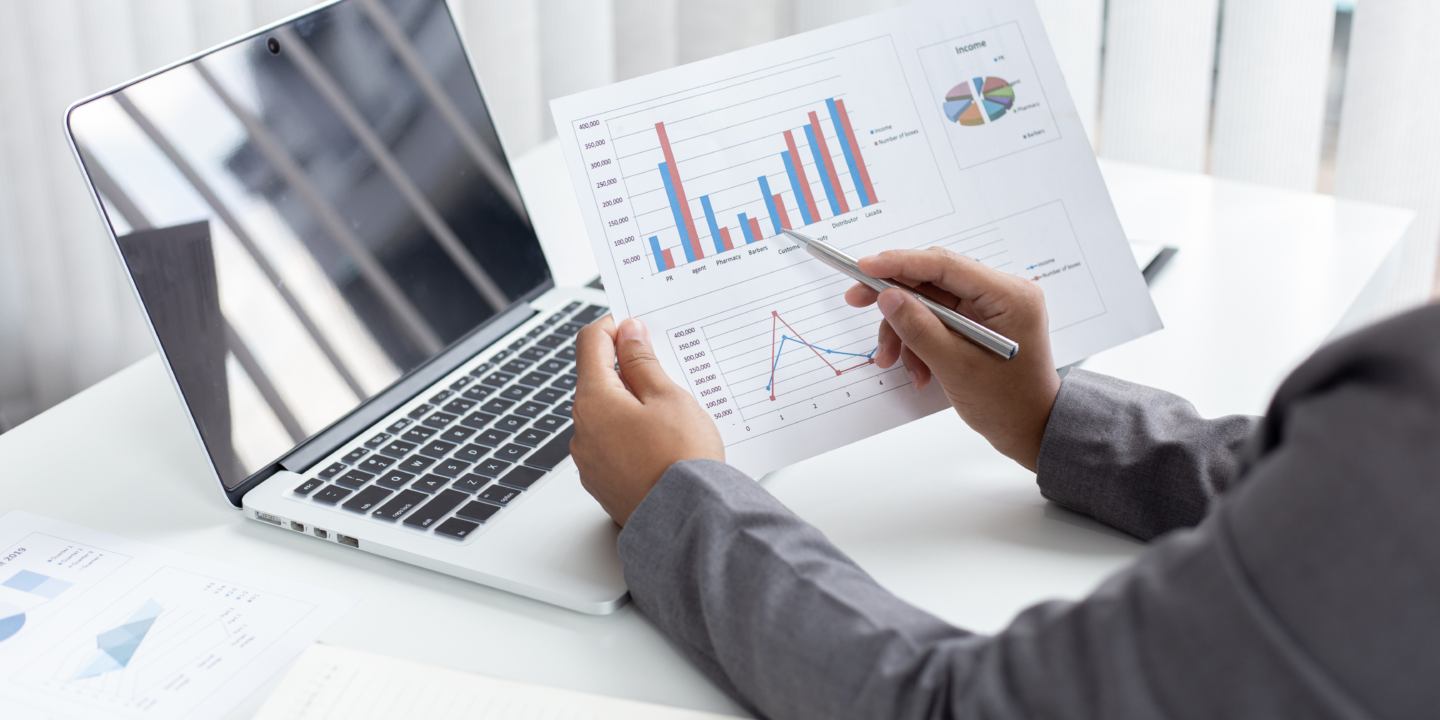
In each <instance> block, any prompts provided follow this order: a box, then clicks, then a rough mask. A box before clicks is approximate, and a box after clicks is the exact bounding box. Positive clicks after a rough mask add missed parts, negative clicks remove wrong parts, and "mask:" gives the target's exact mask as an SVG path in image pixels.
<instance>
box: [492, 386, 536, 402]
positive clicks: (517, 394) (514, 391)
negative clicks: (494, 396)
mask: <svg viewBox="0 0 1440 720" xmlns="http://www.w3.org/2000/svg"><path fill="white" fill-rule="evenodd" d="M531 389H532V388H528V387H525V386H524V385H511V386H510V387H508V388H505V389H504V390H501V391H500V397H503V398H505V399H507V400H524V399H525V396H526V395H529V394H530V390H531Z"/></svg>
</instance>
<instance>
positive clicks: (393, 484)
mask: <svg viewBox="0 0 1440 720" xmlns="http://www.w3.org/2000/svg"><path fill="white" fill-rule="evenodd" d="M414 479H415V476H414V475H411V474H410V473H407V472H403V471H400V470H391V471H390V472H387V473H384V474H383V475H381V476H380V477H379V478H378V479H377V480H376V481H375V484H376V485H383V486H385V487H387V488H390V489H391V490H399V489H400V488H402V487H405V485H406V484H408V483H409V482H410V481H411V480H414Z"/></svg>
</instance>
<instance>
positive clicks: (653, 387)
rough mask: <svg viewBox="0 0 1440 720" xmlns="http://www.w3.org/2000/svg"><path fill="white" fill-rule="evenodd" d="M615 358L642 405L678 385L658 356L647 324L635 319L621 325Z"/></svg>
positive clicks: (621, 373) (621, 374)
mask: <svg viewBox="0 0 1440 720" xmlns="http://www.w3.org/2000/svg"><path fill="white" fill-rule="evenodd" d="M615 355H616V359H617V360H618V361H619V363H620V376H621V377H622V378H624V379H625V384H626V385H629V386H630V391H631V392H633V393H635V396H636V397H638V398H640V402H642V403H643V402H649V401H650V400H652V399H655V398H657V397H660V396H662V395H664V394H665V393H668V392H670V391H671V390H673V389H674V387H675V383H673V382H671V381H670V378H669V376H667V375H666V374H665V369H664V368H662V367H660V361H659V360H658V359H657V358H656V357H655V347H654V346H653V345H652V344H651V343H650V332H649V331H648V330H646V329H645V323H642V322H640V321H639V320H637V319H635V318H629V319H627V320H626V321H625V322H623V323H620V332H619V340H618V342H617V343H616V346H615Z"/></svg>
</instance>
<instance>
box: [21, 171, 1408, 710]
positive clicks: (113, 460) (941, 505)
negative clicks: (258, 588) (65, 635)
mask: <svg viewBox="0 0 1440 720" xmlns="http://www.w3.org/2000/svg"><path fill="white" fill-rule="evenodd" d="M559 157H560V155H559V150H558V147H557V146H554V145H552V146H550V147H547V148H542V149H541V150H540V151H537V152H536V153H532V154H531V155H529V156H527V157H526V158H523V159H522V160H521V161H520V163H518V164H517V175H518V176H519V177H520V179H521V184H522V187H523V188H524V189H525V190H526V197H527V200H528V201H529V202H530V204H531V207H532V209H533V212H534V213H535V215H536V226H537V229H538V230H539V232H540V233H541V235H542V239H543V242H544V245H545V248H546V251H547V254H548V255H549V256H550V258H551V260H552V264H553V266H554V269H555V273H556V276H557V279H558V280H559V281H560V282H562V283H576V282H583V281H584V280H585V279H587V278H589V277H590V276H592V275H593V273H594V264H593V260H592V259H591V255H590V251H589V249H588V247H587V246H586V244H585V243H584V241H583V234H582V233H581V231H580V225H579V211H578V208H577V207H576V206H575V202H574V199H573V197H572V195H571V192H570V190H569V187H568V181H566V180H565V178H564V171H563V168H561V167H560V166H559V162H560V160H559ZM1105 170H1106V177H1107V180H1108V181H1109V183H1110V188H1111V192H1112V194H1113V195H1114V198H1115V202H1116V205H1117V207H1118V208H1119V210H1120V215H1121V218H1122V221H1123V222H1124V224H1125V227H1126V229H1127V231H1129V232H1130V233H1131V234H1132V236H1133V237H1136V238H1140V239H1146V240H1153V241H1158V242H1164V243H1166V244H1172V245H1177V246H1179V247H1180V248H1181V252H1180V254H1179V255H1178V256H1177V257H1176V258H1175V260H1174V261H1173V262H1172V265H1171V266H1170V267H1168V268H1167V269H1166V270H1165V271H1164V272H1163V273H1162V274H1161V276H1160V278H1159V279H1158V281H1157V284H1156V286H1155V288H1154V295H1155V298H1156V302H1157V305H1158V306H1159V307H1160V313H1161V317H1162V318H1164V319H1165V321H1166V324H1167V329H1165V330H1163V331H1161V332H1160V333H1157V334H1156V335H1154V336H1151V337H1150V338H1146V339H1143V340H1140V341H1137V342H1134V343H1130V344H1129V345H1127V346H1124V347H1121V348H1117V349H1115V350H1111V351H1108V352H1106V353H1102V354H1101V355H1099V356H1096V357H1095V358H1092V359H1091V360H1090V361H1088V365H1087V367H1091V368H1093V369H1095V370H1100V371H1105V372H1110V373H1112V374H1116V375H1119V376H1122V377H1126V378H1130V379H1136V380H1140V381H1143V382H1147V383H1150V384H1153V385H1157V386H1160V387H1164V388H1167V389H1171V390H1176V391H1181V392H1184V393H1185V394H1186V395H1187V396H1188V397H1191V398H1192V399H1194V400H1195V402H1196V403H1197V405H1198V406H1199V407H1200V408H1201V409H1202V411H1204V412H1206V413H1208V414H1215V413H1221V412H1256V411H1259V410H1260V409H1262V408H1263V405H1264V402H1265V400H1266V396H1267V394H1268V392H1269V390H1270V389H1271V388H1272V387H1273V386H1274V385H1275V383H1276V382H1277V381H1278V378H1279V377H1280V376H1281V375H1282V374H1283V373H1284V372H1286V371H1287V370H1288V369H1289V368H1290V367H1292V366H1293V364H1294V363H1295V362H1297V361H1298V360H1299V359H1300V358H1302V357H1303V356H1304V355H1305V354H1307V353H1308V352H1310V351H1311V350H1312V349H1313V348H1314V347H1315V346H1316V345H1318V344H1319V343H1320V342H1321V341H1322V340H1323V339H1324V338H1325V337H1326V336H1327V335H1328V334H1329V333H1330V331H1331V329H1332V328H1334V327H1335V325H1336V323H1338V322H1339V321H1340V319H1341V317H1342V316H1343V315H1344V314H1345V312H1346V310H1347V309H1348V308H1351V306H1352V305H1354V304H1355V301H1356V299H1357V298H1362V297H1363V296H1362V294H1361V290H1362V288H1363V287H1364V286H1365V284H1366V282H1367V281H1368V280H1369V279H1370V278H1371V277H1372V276H1375V275H1376V270H1377V269H1378V268H1380V267H1381V265H1382V261H1383V260H1384V259H1385V258H1386V257H1387V254H1388V253H1389V251H1390V250H1391V248H1392V247H1393V246H1394V245H1395V244H1396V243H1397V241H1398V240H1399V238H1400V237H1401V235H1402V233H1403V232H1404V229H1405V227H1406V226H1407V225H1408V223H1409V219H1410V216H1409V213H1407V212H1404V211H1398V210H1393V209H1388V208H1381V207H1376V206H1366V205H1362V204H1357V203H1347V202H1343V201H1336V200H1334V199H1333V198H1329V197H1322V196H1314V195H1304V194H1295V193H1288V192H1282V191H1277V190H1270V189H1264V188H1256V187H1251V186H1244V185H1237V184H1232V183H1225V182H1220V181H1215V180H1213V179H1210V178H1206V177H1200V176H1190V175H1180V174H1173V173H1168V172H1162V171H1156V170H1149V169H1144V168H1138V167H1128V166H1120V165H1113V164H1111V165H1106V167H1105ZM203 467H204V458H203V456H202V454H201V451H200V448H199V447H198V446H197V445H196V444H195V443H194V441H193V434H192V433H191V432H190V431H189V430H188V429H187V428H186V425H185V420H184V418H183V415H182V409H181V407H180V404H179V401H178V399H177V398H176V397H175V394H174V392H173V390H172V389H171V386H170V384H169V382H168V380H167V379H166V378H165V377H164V371H163V369H162V367H161V365H160V363H159V361H158V359H157V358H155V357H151V358H149V359H146V360H143V361H141V362H140V363H138V364H136V365H135V366H133V367H131V368H129V369H127V370H125V371H123V372H121V373H119V374H117V375H115V376H114V377H112V378H110V379H108V380H106V381H104V382H102V383H100V384H99V385H96V386H95V387H93V388H91V389H90V390H87V391H85V392H84V393H81V394H80V395H78V396H76V397H75V398H72V399H71V400H69V401H67V402H65V403H63V404H62V405H60V406H58V407H56V408H54V409H52V410H50V411H49V412H46V413H44V414H43V415H41V416H40V417H37V418H35V419H34V420H31V421H30V422H28V423H26V424H24V425H22V426H20V427H19V428H16V429H15V430H13V431H11V432H9V433H7V434H5V435H3V436H0V513H4V512H8V511H9V510H12V509H25V510H29V511H32V512H36V513H40V514H44V515H48V516H50V517H54V518H58V519H62V520H67V521H70V522H75V523H80V524H84V525H89V526H92V527H96V528H99V529H102V530H106V531H109V532H113V533H117V534H120V535H125V536H128V537H132V538H135V539H138V540H144V541H147V542H152V543H156V544H159V545H165V546H169V547H172V548H176V549H180V550H184V551H187V552H191V553H195V554H198V555H202V556H205V557H210V558H214V559H216V560H221V561H225V562H230V563H235V564H238V565H244V566H247V567H252V568H255V569H258V570H264V571H267V572H270V573H273V574H275V575H279V576H281V577H285V578H291V579H294V580H297V581H304V582H309V583H314V584H318V585H323V586H326V587H331V588H335V589H339V590H344V591H346V592H350V593H353V594H355V595H357V596H359V597H360V598H361V599H362V600H361V602H360V604H359V605H357V606H356V608H355V609H354V610H353V611H352V612H351V613H350V614H349V615H347V616H346V617H345V618H344V619H343V620H341V621H340V622H339V623H337V624H336V625H335V626H334V627H333V628H331V629H330V630H329V631H328V632H327V633H326V634H325V635H324V636H323V637H322V640H323V641H325V642H329V643H333V644H336V645H343V646H349V647H356V648H361V649H365V650H370V651H374V652H380V653H385V654H389V655H396V656H400V657H406V658H411V659H414V660H419V661H423V662H429V663H434V664H438V665H443V666H448V667H453V668H458V669H464V670H472V671H475V672H481V673H486V674H491V675H496V676H500V677H507V678H513V679H519V680H525V681H531V682H539V683H545V684H550V685H556V686H560V687H565V688H571V689H575V690H582V691H589V692H597V693H602V694H607V695H614V696H619V697H626V698H633V699H638V700H646V701H652V702H659V703H665V704H670V705H678V706H684V707H691V708H696V709H702V710H711V711H717V712H730V713H734V714H740V711H739V709H738V708H737V707H736V706H735V705H734V704H733V703H731V702H730V701H729V700H728V699H727V698H726V697H725V696H724V695H722V694H721V693H720V692H719V691H718V690H716V689H715V688H714V687H713V686H712V685H710V684H709V683H708V682H707V681H706V680H705V679H704V678H703V677H702V676H701V675H700V674H699V673H698V672H696V671H695V670H694V669H693V668H692V667H690V665H689V664H687V663H686V662H685V661H684V660H683V659H682V658H681V656H680V655H679V654H678V653H677V652H676V651H675V650H674V648H672V647H671V646H670V645H669V644H668V642H667V641H666V640H665V638H664V637H662V636H661V635H660V634H659V633H658V632H657V631H656V630H655V628H654V627H653V626H652V625H651V624H650V623H649V622H648V621H647V620H646V619H645V618H644V617H643V616H642V615H641V614H639V613H638V612H636V611H635V610H634V608H633V607H631V606H627V607H626V608H624V609H622V610H621V611H620V612H618V613H617V614H615V615H612V616H608V617H589V616H584V615H579V614H576V613H573V612H569V611H566V610H561V609H558V608H553V607H550V606H547V605H542V604H540V603H537V602H533V601H530V600H525V599H523V598H519V597H515V596H512V595H509V594H506V593H503V592H500V591H496V590H491V589H489V588H485V587H481V586H478V585H473V584H470V583H467V582H463V581H460V580H456V579H454V578H450V577H446V576H443V575H439V574H436V573H432V572H428V571H424V570H420V569H418V568H415V567H411V566H407V565H403V564H401V563H397V562H393V561H389V560H385V559H382V558H379V557H375V556H372V555H367V554H364V553H360V552H357V551H354V550H350V549H348V548H345V547H342V546H340V545H336V544H334V543H321V542H317V541H312V540H309V539H307V538H306V537H304V536H301V535H298V534H295V533H288V532H277V531H275V530H273V529H271V528H268V527H265V526H263V525H261V524H259V523H255V522H249V521H245V520H242V518H241V517H240V514H239V513H238V512H237V511H235V510H233V509H231V508H230V506H229V505H228V504H227V503H226V502H225V501H224V499H223V497H222V496H221V494H220V493H219V491H218V490H217V489H216V488H214V487H212V486H211V485H210V484H209V481H208V480H206V479H205V478H206V473H205V472H204V471H203ZM765 483H766V486H767V487H768V488H769V489H770V490H771V491H772V492H774V493H775V494H776V495H777V496H778V497H779V498H780V499H781V500H782V501H784V502H785V503H786V504H788V505H789V506H790V507H792V508H794V509H795V510H796V511H797V512H798V513H799V514H800V515H801V516H803V517H805V518H806V519H808V520H809V521H811V522H813V523H814V524H816V525H817V526H818V527H819V528H820V529H821V530H823V531H824V532H825V533H826V534H827V535H828V536H829V537H830V538H831V539H832V540H833V541H835V542H836V544H838V545H839V546H840V547H841V548H842V549H843V550H845V551H846V552H848V553H850V554H851V555H852V556H853V557H854V558H855V559H856V560H857V561H858V562H859V563H860V564H861V565H862V566H863V567H865V568H866V569H867V570H868V571H870V572H871V573H872V574H873V575H874V576H875V577H876V578H877V579H878V580H879V581H880V582H881V583H882V584H884V585H885V586H886V587H888V588H890V589H892V590H893V591H895V592H896V593H898V594H899V595H901V596H902V597H904V598H906V599H907V600H909V601H911V602H914V603H915V604H917V605H919V606H921V607H923V608H925V609H927V610H929V611H931V612H933V613H935V614H937V615H939V616H941V617H944V618H946V619H948V620H950V621H953V622H956V623H959V624H962V625H964V626H966V627H968V628H971V629H974V630H978V631H982V632H985V631H994V630H997V629H999V628H1001V627H1003V626H1004V624H1005V623H1006V622H1007V621H1008V620H1009V618H1010V617H1011V616H1013V615H1014V614H1015V612H1017V611H1018V610H1020V609H1022V608H1024V607H1025V606H1027V605H1030V604H1032V603H1034V602H1037V601H1040V600H1045V599H1050V598H1078V597H1081V596H1083V595H1085V594H1086V593H1087V592H1088V591H1090V590H1091V589H1092V588H1093V587H1095V585H1096V584H1097V583H1099V582H1100V581H1101V580H1102V579H1103V578H1104V577H1105V576H1107V575H1109V574H1110V573H1112V572H1114V571H1115V570H1117V569H1119V568H1120V567H1122V566H1124V565H1125V564H1126V563H1127V562H1129V560H1130V559H1131V558H1133V557H1134V556H1135V555H1136V554H1137V553H1139V552H1140V551H1141V549H1142V546H1141V545H1140V544H1139V543H1138V542H1136V541H1134V540H1133V539H1131V538H1128V537H1126V536H1123V535H1121V534H1119V533H1117V532H1114V531H1112V530H1110V529H1108V528H1105V527H1103V526H1100V525H1098V524H1096V523H1094V522H1092V521H1090V520H1088V519H1086V518H1083V517H1080V516H1077V515H1075V514H1073V513H1069V512H1067V511H1064V510H1061V509H1059V508H1056V507H1053V506H1050V505H1048V504H1047V503H1045V502H1044V501H1043V500H1042V499H1041V498H1040V495H1039V493H1038V492H1037V491H1036V489H1035V484H1034V477H1033V475H1031V474H1030V473H1027V472H1025V471H1024V470H1022V469H1021V468H1019V467H1018V466H1015V465H1014V464H1012V463H1010V462H1009V461H1007V460H1005V459H1004V458H1002V457H1000V456H999V455H998V454H997V453H995V452H994V451H993V450H991V449H990V448H989V447H988V446H986V445H985V444H984V442H983V441H981V440H980V439H979V438H978V437H977V436H975V435H974V434H973V433H971V432H969V431H968V430H967V429H966V428H965V427H964V426H963V425H961V424H960V422H959V421H958V419H956V417H955V416H954V415H953V414H951V413H940V414H937V415H934V416H931V417H930V418H927V419H924V420H921V421H919V422H916V423H913V424H911V425H909V426H906V427H904V428H901V429H897V430H894V431H891V432H889V433H886V434H883V435H880V436H876V437H873V438H870V439H868V440H865V441H863V442H860V443H856V444H854V445H852V446H849V447H846V448H843V449H841V450H838V451H835V452H832V453H829V454H827V455H824V456H821V457H818V458H814V459H812V460H809V461H807V462H804V463H801V464H799V465H796V466H793V467H791V468H787V469H785V470H782V471H779V472H777V473H774V474H772V475H770V476H769V477H768V478H767V479H766V480H765ZM273 684H274V681H272V683H271V684H270V685H268V686H266V687H265V688H262V689H261V690H260V691H259V692H257V693H256V695H255V696H254V697H252V698H251V699H250V700H249V701H248V702H247V703H246V704H245V705H243V706H241V707H240V708H237V709H236V710H235V712H234V713H233V714H232V717H234V718H244V717H249V716H250V715H251V714H253V712H254V710H255V709H256V708H258V706H259V704H260V702H261V701H263V699H264V697H265V696H266V695H268V693H269V691H270V689H271V688H272V687H273Z"/></svg>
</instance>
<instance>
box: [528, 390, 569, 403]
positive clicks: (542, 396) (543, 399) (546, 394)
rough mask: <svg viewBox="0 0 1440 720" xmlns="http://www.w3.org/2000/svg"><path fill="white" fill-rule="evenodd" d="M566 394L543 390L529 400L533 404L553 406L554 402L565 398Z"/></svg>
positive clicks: (562, 391)
mask: <svg viewBox="0 0 1440 720" xmlns="http://www.w3.org/2000/svg"><path fill="white" fill-rule="evenodd" d="M567 394H568V393H566V392H565V391H564V390H556V389H555V388H545V389H544V390H541V391H540V392H537V393H535V394H534V395H532V396H531V397H530V399H531V400H534V401H535V402H539V403H545V404H546V405H553V404H554V403H555V401H556V400H559V399H560V398H563V397H565V396H566V395H567Z"/></svg>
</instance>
